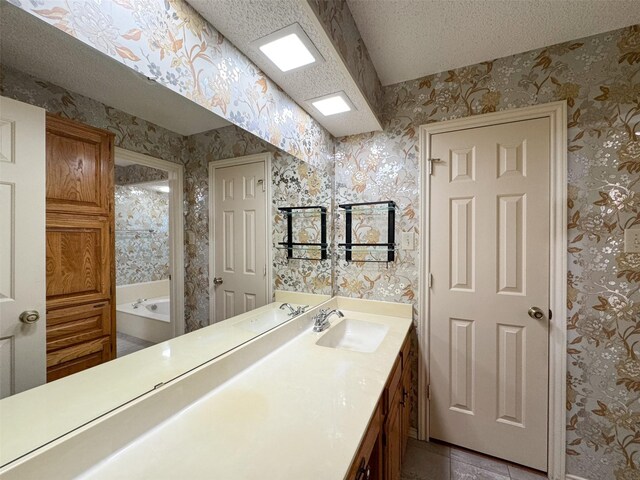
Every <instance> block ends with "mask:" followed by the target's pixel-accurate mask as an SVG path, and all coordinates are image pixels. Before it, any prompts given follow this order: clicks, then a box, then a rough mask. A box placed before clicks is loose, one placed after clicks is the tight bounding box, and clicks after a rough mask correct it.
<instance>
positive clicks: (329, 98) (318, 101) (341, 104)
mask: <svg viewBox="0 0 640 480" xmlns="http://www.w3.org/2000/svg"><path fill="white" fill-rule="evenodd" d="M309 102H310V103H311V105H313V106H314V107H315V108H316V109H317V110H318V111H319V112H320V113H321V114H322V115H324V116H325V117H328V116H329V115H336V114H338V113H344V112H349V111H351V110H353V105H352V103H351V101H349V98H348V97H347V96H346V95H345V93H344V92H338V93H332V94H331V95H325V96H324V97H319V98H315V99H313V100H309Z"/></svg>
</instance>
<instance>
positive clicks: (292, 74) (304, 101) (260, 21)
mask: <svg viewBox="0 0 640 480" xmlns="http://www.w3.org/2000/svg"><path fill="white" fill-rule="evenodd" d="M188 1H189V3H190V4H191V6H193V7H194V8H195V9H196V10H197V11H198V12H199V13H200V14H201V15H202V16H203V17H204V18H205V19H207V20H208V21H209V22H210V23H211V24H212V25H213V26H214V27H215V28H216V29H217V30H218V31H219V32H220V33H221V34H222V35H224V36H225V37H226V38H227V39H228V40H229V41H231V42H232V43H233V44H234V45H235V46H236V47H237V48H238V49H239V50H241V51H242V53H244V54H245V55H246V56H247V57H248V58H249V59H251V61H252V62H253V63H255V64H256V65H257V66H258V67H259V68H260V69H262V71H264V72H265V73H266V74H267V75H268V76H269V77H270V78H271V79H272V80H273V81H274V82H276V83H277V84H278V86H280V88H282V89H283V90H284V91H285V92H286V93H287V94H288V95H289V96H291V98H293V100H295V101H296V103H297V104H298V105H300V106H301V107H302V108H304V109H305V110H306V111H307V113H309V115H311V116H312V117H313V118H314V119H315V120H316V121H317V122H318V123H320V124H321V125H322V126H323V127H324V128H326V129H327V130H328V131H329V132H330V133H331V134H332V135H333V136H335V137H342V136H346V135H355V134H359V133H365V132H371V131H377V130H381V125H380V122H379V119H378V112H376V111H375V108H376V107H375V105H373V103H375V100H373V99H372V101H370V100H369V99H368V98H367V96H366V95H365V93H363V90H366V87H363V86H362V85H363V83H362V82H360V83H359V82H358V81H356V79H354V76H353V75H352V74H351V73H350V70H349V67H348V66H347V64H346V62H345V60H344V59H343V56H342V55H341V53H340V52H339V51H338V49H339V46H336V45H335V44H334V42H333V41H332V39H331V38H330V37H329V34H328V33H327V31H326V27H325V26H323V21H322V20H320V19H319V18H318V17H317V16H316V14H315V13H314V10H313V8H312V7H311V5H310V4H309V3H307V1H306V0H305V1H299V0H280V1H277V2H254V1H251V0H217V1H216V2H211V1H209V0H188ZM349 15H350V14H349ZM328 21H330V20H329V19H327V21H325V22H324V23H326V22H328ZM295 24H297V25H299V26H300V28H302V30H303V31H304V33H305V34H306V36H307V37H308V39H309V40H310V41H311V43H312V44H313V46H314V47H315V48H316V49H317V50H318V52H319V53H320V55H321V57H322V60H321V61H319V62H316V63H314V64H311V65H308V66H306V67H303V68H299V69H295V70H291V71H289V72H282V71H281V70H280V69H279V68H278V67H276V66H275V65H274V64H273V63H272V62H271V61H269V60H268V59H267V58H266V57H265V56H264V54H263V53H262V52H261V51H260V49H259V45H258V44H257V43H256V41H257V40H260V39H262V38H263V37H266V36H267V35H270V34H272V33H274V32H277V31H279V30H281V29H283V28H286V27H290V26H291V25H295ZM354 26H355V23H354ZM358 36H359V34H358ZM334 41H335V40H334ZM367 58H368V57H367ZM371 68H372V69H373V67H372V66H371ZM374 76H375V78H374V82H376V83H377V84H378V85H379V81H378V79H377V75H375V71H374ZM338 92H344V94H346V96H347V98H348V100H349V101H350V102H351V103H352V104H353V106H354V108H353V109H352V110H351V111H349V112H344V113H340V114H336V115H330V116H323V115H322V114H320V113H319V112H318V111H317V110H316V109H315V108H314V107H313V106H312V105H311V103H310V100H313V99H318V97H323V96H326V95H329V94H333V93H338ZM369 96H370V97H371V95H369Z"/></svg>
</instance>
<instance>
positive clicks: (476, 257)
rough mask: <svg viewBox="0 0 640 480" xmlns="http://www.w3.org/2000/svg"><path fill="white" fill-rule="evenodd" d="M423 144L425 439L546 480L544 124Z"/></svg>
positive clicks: (439, 137) (463, 133) (474, 131)
mask: <svg viewBox="0 0 640 480" xmlns="http://www.w3.org/2000/svg"><path fill="white" fill-rule="evenodd" d="M431 142H432V143H431V156H432V157H434V158H439V159H440V160H441V161H440V162H437V163H434V165H433V175H432V176H431V198H430V202H431V205H430V211H431V225H430V231H431V246H430V258H431V273H432V276H433V277H432V287H431V289H430V295H429V299H430V300H429V310H430V325H431V334H430V352H431V353H430V362H429V371H430V392H431V399H430V415H429V417H430V436H431V437H432V438H435V439H439V440H443V441H446V442H449V443H452V444H455V445H460V446H463V447H466V448H469V449H472V450H476V451H480V452H484V453H487V454H490V455H493V456H496V457H500V458H504V459H507V460H510V461H513V462H516V463H519V464H523V465H527V466H530V467H533V468H537V469H540V470H546V469H547V412H548V406H547V395H548V370H547V369H548V322H549V319H548V312H549V218H550V217H549V168H550V127H549V119H548V118H540V119H535V120H527V121H520V122H512V123H505V124H502V125H494V126H487V127H481V128H471V129H466V130H459V131H454V132H447V133H440V134H435V135H433V136H432V137H431ZM531 307H538V308H539V309H540V310H541V311H542V312H543V313H544V316H543V318H541V319H535V318H532V317H531V316H530V315H529V314H528V310H529V309H530V308H531Z"/></svg>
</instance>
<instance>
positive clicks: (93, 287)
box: [0, 2, 334, 464]
mask: <svg viewBox="0 0 640 480" xmlns="http://www.w3.org/2000/svg"><path fill="white" fill-rule="evenodd" d="M1 5H2V15H1V19H0V22H1V23H0V32H1V38H0V45H1V52H0V54H1V57H0V58H1V61H2V63H1V65H0V67H1V73H0V95H1V97H2V99H1V101H0V106H1V107H2V111H0V115H1V116H2V119H1V120H2V122H1V123H0V128H2V135H3V136H2V143H1V148H2V154H3V155H5V154H6V155H5V156H4V157H2V156H0V160H2V161H0V177H1V178H0V269H2V272H1V273H2V275H0V279H1V281H2V283H0V289H2V291H1V292H0V294H2V295H1V296H0V314H1V315H2V318H0V328H1V330H0V362H1V365H0V396H1V397H2V399H1V400H0V422H1V423H2V424H0V431H2V432H3V433H1V435H8V434H9V432H11V431H15V430H16V429H19V428H20V427H21V426H24V422H25V421H27V422H28V423H29V428H28V430H29V436H28V439H27V440H25V438H26V437H25V438H21V439H20V441H17V440H16V442H14V443H13V448H12V449H11V451H3V452H1V453H0V457H1V458H0V464H6V463H7V462H10V461H12V460H14V459H15V458H18V457H20V456H21V455H24V454H26V453H27V452H28V451H30V450H32V449H33V448H37V447H38V446H40V445H43V444H46V443H47V442H50V441H52V440H53V439H54V438H56V437H58V436H60V435H62V434H64V433H66V432H68V431H71V430H73V429H75V428H78V427H79V426H81V425H83V424H84V423H86V422H88V421H90V420H92V419H93V418H96V417H98V416H100V415H103V414H105V413H106V412H108V411H110V410H112V409H113V408H116V407H117V406H119V405H122V404H124V403H126V402H128V401H130V400H132V399H133V398H135V397H137V396H139V395H141V394H144V393H145V392H148V391H150V390H152V389H153V387H154V385H157V384H158V383H163V382H167V381H171V379H174V378H176V377H178V376H179V375H182V374H184V373H185V372H187V371H189V370H190V369H193V368H196V367H198V366H199V365H202V364H203V363H206V362H207V361H210V360H211V359H212V358H214V357H216V356H217V355H220V354H223V353H225V352H228V351H229V350H231V349H233V348H235V347H237V346H238V345H241V344H243V343H245V342H247V341H250V340H251V339H253V338H255V337H256V336H258V335H260V334H262V333H264V332H265V331H268V330H269V329H271V328H274V327H277V326H278V325H280V324H282V323H283V322H286V321H288V320H289V319H291V318H293V317H294V316H296V315H298V314H300V313H301V312H303V311H304V309H305V307H308V306H312V305H316V304H319V303H322V302H323V301H326V300H327V299H329V296H330V295H331V293H332V277H333V270H332V262H331V258H332V252H330V251H329V248H330V245H331V241H330V236H331V223H332V190H333V183H334V182H333V172H332V170H331V168H332V167H329V166H328V167H327V170H323V171H320V170H319V169H318V168H317V167H312V166H310V165H309V164H307V163H305V162H304V161H302V160H300V159H298V158H296V157H293V156H291V155H289V154H288V153H285V152H283V151H281V150H279V149H278V148H276V147H274V146H273V145H270V144H268V143H267V142H265V141H263V140H261V139H259V138H257V137H255V136H254V135H252V134H250V133H248V132H246V131H243V130H241V129H239V128H237V127H236V126H233V125H231V124H229V123H228V122H226V121H225V120H223V119H222V118H220V117H217V116H216V115H214V114H213V113H211V112H210V111H208V110H206V109H204V108H202V107H200V106H198V105H197V104H195V103H194V102H192V101H190V100H188V99H186V98H184V97H182V96H180V95H178V94H175V93H173V92H172V91H170V90H168V89H166V88H164V87H163V86H161V85H159V84H158V83H157V82H155V81H153V80H152V79H148V78H146V77H144V76H142V75H140V74H138V73H136V72H135V71H134V70H132V69H131V68H128V67H126V66H124V65H122V64H120V63H118V62H115V61H113V60H112V59H110V58H108V57H106V56H103V55H101V54H98V53H96V51H95V50H92V49H91V48H90V47H87V46H85V45H84V44H82V43H81V42H78V41H76V40H74V39H72V38H71V37H70V36H68V35H66V34H64V33H63V32H61V31H59V30H57V29H55V28H53V27H51V26H49V25H46V24H45V23H43V22H41V21H39V20H37V19H35V18H34V17H32V16H31V15H29V14H27V13H25V12H23V11H22V10H20V9H18V8H16V7H13V6H11V5H10V4H8V3H6V2H2V4H1ZM169 80H170V79H169ZM33 107H38V108H39V109H41V110H40V112H41V120H42V122H41V123H40V124H38V122H37V121H36V122H35V123H28V122H27V123H24V124H23V123H20V122H23V120H22V118H23V117H21V116H20V115H21V112H27V113H25V115H27V116H28V114H29V112H31V111H35V110H34V109H33ZM30 109H31V110H30ZM45 111H46V112H45ZM35 115H36V117H37V116H38V114H37V112H36V114H35ZM14 117H15V118H14ZM16 118H20V120H15V119H16ZM25 118H26V117H25ZM25 122H26V121H25ZM38 125H40V126H38ZM28 129H31V130H28ZM39 129H40V130H39ZM7 132H10V133H7ZM24 132H27V134H26V135H25V134H24ZM38 139H40V140H38ZM38 141H41V142H42V143H43V145H44V150H46V152H45V155H44V158H43V162H42V165H40V167H41V168H40V170H38V169H36V170H38V171H41V173H42V175H41V177H38V174H37V173H36V170H31V173H30V174H29V175H27V176H25V174H24V172H22V173H20V172H18V170H17V167H19V166H20V165H21V164H24V162H25V161H27V160H28V159H27V160H25V158H26V157H28V156H29V155H28V154H25V152H26V150H25V148H23V147H25V146H27V145H31V147H34V148H35V147H37V146H38ZM7 152H9V153H7ZM12 155H15V158H14V157H12ZM21 155H22V157H21ZM23 157H24V158H23ZM109 158H112V159H113V164H112V165H111V166H110V164H109V160H108V159H109ZM14 167H16V169H14V170H15V171H14V170H11V168H14ZM16 172H18V173H16ZM20 175H22V176H20ZM45 180H46V181H45ZM20 182H27V183H28V184H29V188H30V191H31V194H32V199H31V200H29V201H33V202H35V203H33V204H28V203H29V202H28V201H27V200H25V197H23V196H21V195H19V194H16V195H14V196H12V195H13V193H12V194H11V195H10V194H9V193H11V192H9V190H10V189H14V190H15V192H18V191H19V190H20V189H22V188H23V186H24V184H23V185H21V184H20ZM9 184H11V185H12V186H11V187H10V188H9V187H7V188H4V189H3V186H6V185H9ZM5 190H6V191H5ZM14 190H11V191H12V192H13V191H14ZM7 192H9V193H7ZM5 193H6V195H5ZM103 195H104V197H103ZM34 199H35V200H34ZM12 202H13V203H12ZM45 203H46V205H44V204H45ZM306 207H313V208H311V209H306ZM287 209H289V210H287ZM39 211H40V212H41V216H40V217H39V216H38V215H39V214H38V212H39ZM2 222H4V223H2ZM11 222H13V224H14V225H15V228H14V230H11V232H13V233H12V235H13V236H11V235H9V234H7V235H4V234H5V233H7V232H8V231H10V229H9V226H10V225H11ZM32 222H33V223H32ZM3 225H4V226H3ZM21 225H30V228H32V229H35V230H34V232H35V234H34V235H32V237H33V238H32V240H33V242H35V243H33V249H34V250H33V254H32V255H29V254H21V255H17V254H16V255H14V253H15V252H22V250H21V249H24V248H27V247H28V245H26V244H21V243H20V242H21V238H19V235H21V233H20V231H21V227H20V226H21ZM5 227H7V228H5ZM323 227H324V228H323ZM12 228H13V227H12ZM25 238H26V237H25ZM40 240H42V241H41V243H38V242H39V241H40ZM325 244H327V245H326V246H325ZM12 249H13V250H12ZM45 251H46V253H45ZM12 252H13V253H12ZM40 257H42V261H43V265H42V267H43V268H42V270H38V264H37V262H38V261H39V260H38V259H39V258H40ZM111 259H113V261H111ZM45 263H46V265H45ZM45 267H46V268H45ZM33 271H35V272H38V271H41V273H42V276H43V278H39V279H36V281H34V282H32V283H31V284H30V285H33V289H32V290H31V292H29V289H28V288H25V287H24V285H25V284H28V279H27V280H25V278H26V277H25V278H23V276H24V275H26V273H24V272H33ZM78 272H81V275H80V276H78V275H79V274H78ZM31 274H32V275H33V273H31ZM45 276H46V278H45ZM40 284H42V289H43V291H44V290H46V305H39V306H38V305H35V304H34V305H25V306H24V307H19V308H18V306H16V305H14V304H17V303H18V302H17V300H16V299H17V298H18V297H20V296H22V297H21V298H22V299H23V300H24V298H27V302H26V303H29V301H28V299H29V295H30V294H31V295H34V296H35V295H36V294H37V293H38V288H39V287H37V285H40ZM21 285H22V286H21ZM14 287H15V288H14ZM12 289H13V290H12ZM291 292H294V293H297V294H304V296H300V295H298V296H296V297H292V296H291V295H290V293H291ZM44 296H45V295H44V294H43V297H44ZM23 303H24V302H23ZM283 303H287V304H289V305H285V306H283V305H282V304H283ZM12 308H13V310H12ZM16 309H24V310H25V311H31V310H34V311H36V310H38V311H39V314H40V317H41V318H40V319H35V317H34V316H33V314H32V316H30V317H29V316H28V315H27V316H25V317H24V318H23V319H22V321H21V320H20V318H19V314H20V311H18V310H16ZM265 312H266V314H264V315H263V313H265ZM189 335H191V337H189ZM188 338H191V339H194V338H195V339H197V341H188V340H187V339H188ZM7 339H8V340H7ZM4 340H6V341H4ZM169 340H170V341H171V342H170V343H166V342H167V341H169ZM194 345H196V346H195V347H194ZM16 359H18V360H17V361H16ZM113 360H116V361H118V362H121V364H122V365H123V368H122V371H121V373H120V374H118V373H117V372H115V371H114V370H109V369H106V368H105V366H106V365H108V364H109V363H110V362H111V361H113ZM38 368H39V369H40V370H38V371H36V370H37V369H38ZM122 372H138V373H140V372H144V375H123V374H122ZM141 378H144V380H143V381H140V379H141ZM44 384H47V385H59V389H61V390H62V389H65V388H67V386H68V387H69V389H68V391H73V394H71V395H70V396H67V398H66V402H65V405H61V407H60V410H59V414H58V415H56V418H40V417H39V415H40V414H39V412H38V395H37V394H31V395H29V393H30V392H33V391H34V389H37V388H40V387H39V386H41V385H44ZM97 391H100V392H101V394H100V395H96V392H97ZM88 392H90V393H88ZM30 402H31V403H33V409H31V411H32V415H33V416H32V417H30V418H29V419H25V418H19V417H17V416H15V415H12V412H13V411H14V408H15V407H16V406H17V405H19V404H21V405H22V406H24V404H25V403H26V404H29V403H30ZM21 422H22V423H21ZM8 443H9V444H11V443H12V442H8ZM4 444H5V443H4V440H3V445H4Z"/></svg>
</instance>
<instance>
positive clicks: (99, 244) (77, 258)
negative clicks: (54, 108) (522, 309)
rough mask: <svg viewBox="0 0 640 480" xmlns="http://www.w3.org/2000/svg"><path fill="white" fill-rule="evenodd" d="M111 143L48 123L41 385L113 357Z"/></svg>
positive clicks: (65, 124) (67, 123)
mask: <svg viewBox="0 0 640 480" xmlns="http://www.w3.org/2000/svg"><path fill="white" fill-rule="evenodd" d="M113 137H114V136H113V134H111V133H110V132H107V131H106V130H100V129H97V128H93V127H90V126H88V125H83V124H81V123H78V122H74V121H71V120H67V119H63V118H60V117H56V116H54V115H47V144H46V170H47V174H46V177H47V186H46V205H47V220H46V222H47V235H46V269H47V285H46V293H47V313H48V318H47V381H52V380H56V379H58V378H62V377H64V376H67V375H70V374H72V373H76V372H79V371H81V370H84V369H86V368H90V367H93V366H95V365H98V364H100V363H103V362H106V361H108V360H111V359H112V358H113V356H114V354H115V351H114V350H115V349H114V348H112V346H114V345H115V332H116V329H115V298H112V295H113V294H114V293H115V258H114V254H115V244H114V237H113V232H114V213H113V202H114V182H113V169H114V159H113Z"/></svg>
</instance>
